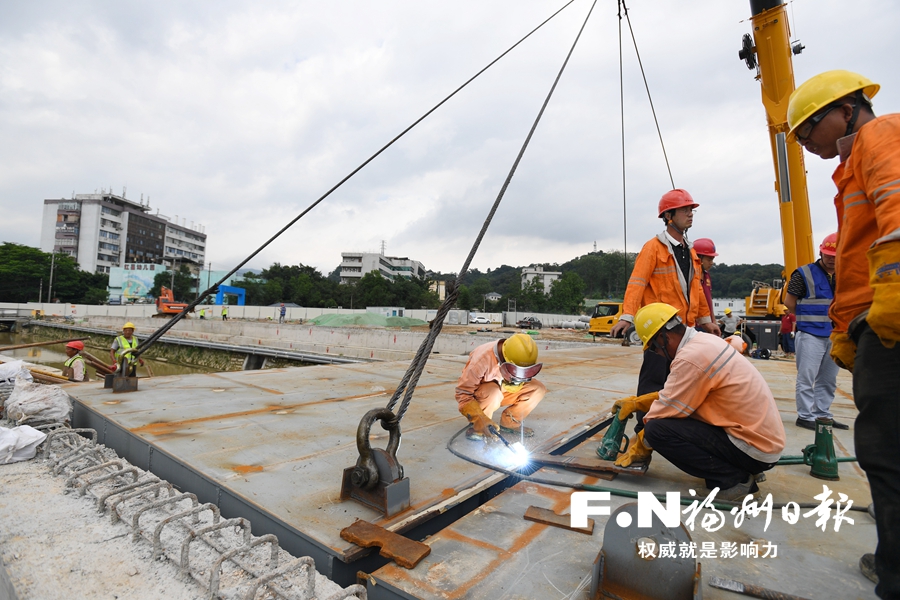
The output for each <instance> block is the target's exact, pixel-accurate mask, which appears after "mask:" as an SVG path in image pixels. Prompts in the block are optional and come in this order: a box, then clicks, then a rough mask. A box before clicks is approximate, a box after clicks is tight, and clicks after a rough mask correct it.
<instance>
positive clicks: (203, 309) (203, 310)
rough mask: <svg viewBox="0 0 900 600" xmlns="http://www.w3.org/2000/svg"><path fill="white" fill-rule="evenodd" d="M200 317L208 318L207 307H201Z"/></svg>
mask: <svg viewBox="0 0 900 600" xmlns="http://www.w3.org/2000/svg"><path fill="white" fill-rule="evenodd" d="M200 318H201V319H205V318H206V309H205V308H201V309H200Z"/></svg>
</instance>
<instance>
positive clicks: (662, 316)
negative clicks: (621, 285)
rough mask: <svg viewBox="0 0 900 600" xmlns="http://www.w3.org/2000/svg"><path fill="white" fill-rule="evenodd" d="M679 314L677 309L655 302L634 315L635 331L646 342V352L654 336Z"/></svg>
mask: <svg viewBox="0 0 900 600" xmlns="http://www.w3.org/2000/svg"><path fill="white" fill-rule="evenodd" d="M677 314H678V309H677V308H675V307H674V306H670V305H668V304H665V303H664V302H654V303H653V304H648V305H647V306H645V307H643V308H641V309H640V310H639V311H637V314H636V315H634V330H635V331H636V332H637V334H638V336H639V337H640V338H641V341H642V342H644V350H646V349H647V346H649V345H650V340H652V339H653V336H655V335H656V334H657V333H659V330H660V329H662V328H663V326H664V325H665V324H666V323H668V322H669V321H671V320H672V317H674V316H676V315H677Z"/></svg>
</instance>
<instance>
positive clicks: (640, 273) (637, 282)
mask: <svg viewBox="0 0 900 600" xmlns="http://www.w3.org/2000/svg"><path fill="white" fill-rule="evenodd" d="M702 272H703V269H702V268H701V267H700V258H699V257H698V256H697V253H696V252H694V249H693V248H691V272H690V273H689V277H688V278H687V279H685V277H684V275H683V274H682V272H681V269H680V268H678V263H677V262H676V261H675V254H674V252H673V251H672V247H671V246H670V245H669V243H668V240H667V239H666V234H665V232H663V233H661V234H659V235H658V236H656V237H655V238H653V239H651V240H650V241H648V242H647V243H646V244H644V247H643V248H641V252H640V254H638V256H637V259H636V260H635V261H634V269H633V270H632V271H631V277H630V278H629V280H628V287H627V288H626V289H625V305H624V307H623V309H622V312H623V313H624V314H623V316H622V320H623V321H631V322H633V321H634V315H635V314H636V313H637V311H638V309H640V308H641V307H642V306H647V305H648V304H651V303H653V302H665V303H666V304H669V305H671V306H674V307H675V308H677V309H678V315H679V316H680V317H681V318H682V320H683V321H684V323H685V325H687V326H688V327H693V326H694V325H695V324H696V325H703V324H706V323H709V322H710V321H711V319H710V316H709V315H710V313H709V306H707V304H706V297H705V296H704V295H703V290H702V287H701V285H700V274H701V273H702Z"/></svg>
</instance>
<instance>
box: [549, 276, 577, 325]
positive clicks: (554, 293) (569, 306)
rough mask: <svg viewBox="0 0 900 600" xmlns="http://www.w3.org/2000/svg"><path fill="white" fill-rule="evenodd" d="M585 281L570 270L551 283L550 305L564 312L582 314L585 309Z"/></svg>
mask: <svg viewBox="0 0 900 600" xmlns="http://www.w3.org/2000/svg"><path fill="white" fill-rule="evenodd" d="M584 287H585V286H584V281H583V280H582V279H581V277H579V276H578V273H576V272H574V271H569V272H568V273H563V274H562V276H561V277H560V278H559V279H557V280H556V281H554V282H553V283H551V284H550V301H549V305H550V306H549V307H550V308H551V309H553V310H557V311H560V312H562V313H564V314H572V315H580V314H581V313H582V312H583V311H584Z"/></svg>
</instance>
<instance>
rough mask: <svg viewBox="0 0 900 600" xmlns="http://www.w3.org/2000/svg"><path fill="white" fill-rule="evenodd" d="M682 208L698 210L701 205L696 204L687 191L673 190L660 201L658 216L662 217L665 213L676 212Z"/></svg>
mask: <svg viewBox="0 0 900 600" xmlns="http://www.w3.org/2000/svg"><path fill="white" fill-rule="evenodd" d="M682 206H690V207H691V208H697V207H698V206H700V205H699V204H697V203H696V202H694V199H693V198H691V195H690V194H688V193H687V190H678V189H676V190H671V191H669V192H666V193H665V194H663V197H662V198H660V199H659V215H657V216H660V217H661V216H662V215H663V213H664V212H666V211H669V210H675V209H676V208H681V207H682Z"/></svg>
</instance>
